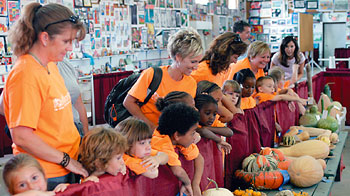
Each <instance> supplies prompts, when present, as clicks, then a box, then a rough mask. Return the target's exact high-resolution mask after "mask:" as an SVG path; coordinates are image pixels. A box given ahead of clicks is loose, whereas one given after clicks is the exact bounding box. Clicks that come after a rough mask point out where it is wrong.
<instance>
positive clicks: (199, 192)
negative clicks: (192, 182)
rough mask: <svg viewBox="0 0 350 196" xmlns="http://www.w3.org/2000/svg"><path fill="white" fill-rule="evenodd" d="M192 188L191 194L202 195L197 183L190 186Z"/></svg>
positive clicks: (194, 195)
mask: <svg viewBox="0 0 350 196" xmlns="http://www.w3.org/2000/svg"><path fill="white" fill-rule="evenodd" d="M192 189H193V196H201V195H202V191H201V188H200V187H199V185H196V186H192Z"/></svg>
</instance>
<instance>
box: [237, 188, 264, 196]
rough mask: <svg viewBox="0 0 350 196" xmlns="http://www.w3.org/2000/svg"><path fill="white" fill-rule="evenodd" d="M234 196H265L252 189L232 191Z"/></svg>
mask: <svg viewBox="0 0 350 196" xmlns="http://www.w3.org/2000/svg"><path fill="white" fill-rule="evenodd" d="M233 195H234V196H266V193H264V192H260V191H255V190H253V189H245V190H241V189H236V190H235V191H233Z"/></svg>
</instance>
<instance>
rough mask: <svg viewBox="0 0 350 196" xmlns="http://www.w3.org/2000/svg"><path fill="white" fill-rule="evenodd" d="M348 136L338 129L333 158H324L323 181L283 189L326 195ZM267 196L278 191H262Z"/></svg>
mask: <svg viewBox="0 0 350 196" xmlns="http://www.w3.org/2000/svg"><path fill="white" fill-rule="evenodd" d="M347 136H348V132H347V131H340V132H339V140H340V141H339V142H338V143H337V144H336V148H335V149H333V154H334V158H329V159H326V162H327V167H326V170H325V172H324V179H325V181H321V182H319V183H318V184H315V185H314V186H311V187H308V188H299V187H295V186H293V185H291V184H288V185H285V186H283V188H284V189H290V190H291V189H292V190H294V191H295V192H300V191H303V192H307V193H309V195H310V196H328V195H329V194H330V192H331V190H332V186H333V183H334V181H335V178H336V176H337V175H339V174H337V169H338V167H339V165H340V159H341V156H342V151H343V148H344V146H345V141H346V138H347ZM263 192H265V193H266V194H267V195H268V196H274V195H275V194H276V193H277V192H278V191H276V190H273V191H263Z"/></svg>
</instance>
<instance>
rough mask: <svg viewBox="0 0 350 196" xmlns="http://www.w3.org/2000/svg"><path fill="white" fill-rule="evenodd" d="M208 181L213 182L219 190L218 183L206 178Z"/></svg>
mask: <svg viewBox="0 0 350 196" xmlns="http://www.w3.org/2000/svg"><path fill="white" fill-rule="evenodd" d="M207 179H208V180H209V181H210V182H212V183H214V184H215V187H216V190H219V187H218V183H216V182H215V180H212V179H210V178H207Z"/></svg>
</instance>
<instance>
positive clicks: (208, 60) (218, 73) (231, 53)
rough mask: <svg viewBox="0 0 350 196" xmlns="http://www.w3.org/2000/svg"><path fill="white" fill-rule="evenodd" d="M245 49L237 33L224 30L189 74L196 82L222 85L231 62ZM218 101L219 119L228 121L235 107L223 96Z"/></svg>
mask: <svg viewBox="0 0 350 196" xmlns="http://www.w3.org/2000/svg"><path fill="white" fill-rule="evenodd" d="M246 49H247V44H245V43H244V42H243V41H242V40H241V39H240V37H239V35H238V34H235V33H232V32H225V33H223V34H221V35H219V36H217V37H216V38H215V39H214V40H213V41H212V42H211V44H210V47H209V49H208V50H207V51H206V52H205V54H204V57H203V58H202V60H201V62H200V64H199V65H198V69H197V70H195V71H193V72H192V74H191V76H192V77H193V78H194V79H195V80H196V81H197V83H198V82H200V81H202V80H207V81H210V82H214V83H216V84H217V85H218V86H219V87H222V85H223V84H224V82H225V80H226V77H227V76H226V74H227V72H228V70H229V68H230V64H231V63H236V62H237V58H238V57H239V56H240V55H242V54H244V53H245V51H246ZM220 102H221V103H218V106H219V107H218V113H219V115H220V121H222V122H228V121H230V120H231V119H232V117H233V114H234V113H236V112H237V111H236V109H235V107H234V105H233V104H232V102H231V100H230V99H229V98H228V97H226V96H224V97H223V99H222V100H221V101H220Z"/></svg>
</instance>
